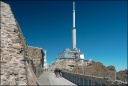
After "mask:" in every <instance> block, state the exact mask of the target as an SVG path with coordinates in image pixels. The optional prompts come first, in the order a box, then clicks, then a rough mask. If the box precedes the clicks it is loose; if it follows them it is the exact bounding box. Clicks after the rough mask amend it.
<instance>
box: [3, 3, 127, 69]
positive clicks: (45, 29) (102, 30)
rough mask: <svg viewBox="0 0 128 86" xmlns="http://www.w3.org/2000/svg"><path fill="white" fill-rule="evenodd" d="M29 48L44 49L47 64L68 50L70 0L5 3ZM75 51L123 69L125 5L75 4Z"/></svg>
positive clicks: (125, 37) (124, 59)
mask: <svg viewBox="0 0 128 86" xmlns="http://www.w3.org/2000/svg"><path fill="white" fill-rule="evenodd" d="M5 2H6V3H8V4H10V6H11V9H12V11H13V13H14V16H15V18H16V20H17V21H18V23H19V25H20V27H21V29H22V32H23V34H24V36H25V39H26V41H27V44H28V45H29V46H35V47H41V48H43V49H46V50H47V62H48V63H49V64H51V63H52V62H53V61H54V60H55V58H56V57H57V55H58V53H59V52H62V51H64V50H65V49H66V48H70V49H71V48H72V45H71V43H72V42H71V40H72V38H71V36H72V33H71V30H72V1H5ZM76 29H77V33H76V34H77V48H79V49H80V50H81V52H82V53H84V55H85V60H88V59H90V58H91V59H92V60H94V61H99V62H102V63H103V64H104V65H106V66H109V65H114V66H115V67H116V70H117V71H118V70H121V69H126V68H127V2H126V1H76Z"/></svg>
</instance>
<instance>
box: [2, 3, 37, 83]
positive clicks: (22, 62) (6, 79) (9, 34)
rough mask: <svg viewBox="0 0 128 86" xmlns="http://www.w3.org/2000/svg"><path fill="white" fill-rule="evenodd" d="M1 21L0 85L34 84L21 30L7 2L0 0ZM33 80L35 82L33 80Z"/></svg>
mask: <svg viewBox="0 0 128 86" xmlns="http://www.w3.org/2000/svg"><path fill="white" fill-rule="evenodd" d="M0 9H1V13H0V18H1V19H0V23H1V28H0V31H1V35H0V36H1V37H0V38H1V40H0V42H1V47H0V55H1V59H0V64H1V73H0V76H1V85H16V82H18V83H19V85H29V84H30V83H31V82H32V84H33V85H36V81H35V80H34V78H36V77H35V76H34V73H33V70H31V66H29V65H28V63H27V62H26V60H29V58H28V53H27V47H28V46H27V44H26V41H25V38H24V36H23V34H22V31H21V29H20V27H19V25H18V22H17V21H16V19H15V17H14V15H13V13H12V11H11V8H10V6H9V5H8V4H6V3H4V2H1V1H0ZM34 81H35V82H34Z"/></svg>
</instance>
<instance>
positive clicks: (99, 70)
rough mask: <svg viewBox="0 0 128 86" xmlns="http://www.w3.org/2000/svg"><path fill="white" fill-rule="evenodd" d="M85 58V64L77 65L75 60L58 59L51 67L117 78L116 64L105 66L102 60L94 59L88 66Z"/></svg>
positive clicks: (110, 78) (111, 78) (112, 78)
mask: <svg viewBox="0 0 128 86" xmlns="http://www.w3.org/2000/svg"><path fill="white" fill-rule="evenodd" d="M86 62H88V60H85V61H84V63H83V65H77V64H75V62H70V61H58V62H55V63H53V64H52V66H51V68H53V69H55V68H58V67H59V68H62V69H63V71H68V72H72V73H79V74H86V75H91V76H97V77H103V78H107V79H109V80H115V71H116V70H115V67H114V66H108V67H106V66H104V65H103V64H102V63H100V62H95V61H92V63H91V64H90V65H89V66H87V65H86Z"/></svg>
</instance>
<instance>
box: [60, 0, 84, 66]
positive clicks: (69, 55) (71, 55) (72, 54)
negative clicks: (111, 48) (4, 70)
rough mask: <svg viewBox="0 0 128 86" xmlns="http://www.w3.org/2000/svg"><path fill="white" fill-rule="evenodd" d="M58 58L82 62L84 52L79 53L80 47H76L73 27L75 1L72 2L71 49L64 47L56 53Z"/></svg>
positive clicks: (74, 28)
mask: <svg viewBox="0 0 128 86" xmlns="http://www.w3.org/2000/svg"><path fill="white" fill-rule="evenodd" d="M58 59H59V60H69V61H75V62H76V63H78V64H81V63H83V60H84V54H82V53H80V49H77V48H76V27H75V2H73V28H72V49H71V50H70V49H69V48H67V49H65V51H63V52H61V53H59V54H58Z"/></svg>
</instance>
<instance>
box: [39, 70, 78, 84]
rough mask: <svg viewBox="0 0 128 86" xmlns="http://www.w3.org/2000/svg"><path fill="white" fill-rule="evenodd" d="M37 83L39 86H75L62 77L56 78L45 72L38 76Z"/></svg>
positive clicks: (52, 74)
mask: <svg viewBox="0 0 128 86" xmlns="http://www.w3.org/2000/svg"><path fill="white" fill-rule="evenodd" d="M38 82H39V84H40V85H67V86H69V85H74V86H77V85H75V84H74V83H72V82H70V81H68V80H66V79H65V78H63V77H59V78H56V76H55V74H54V73H52V72H45V73H43V74H41V75H40V77H39V78H38Z"/></svg>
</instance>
